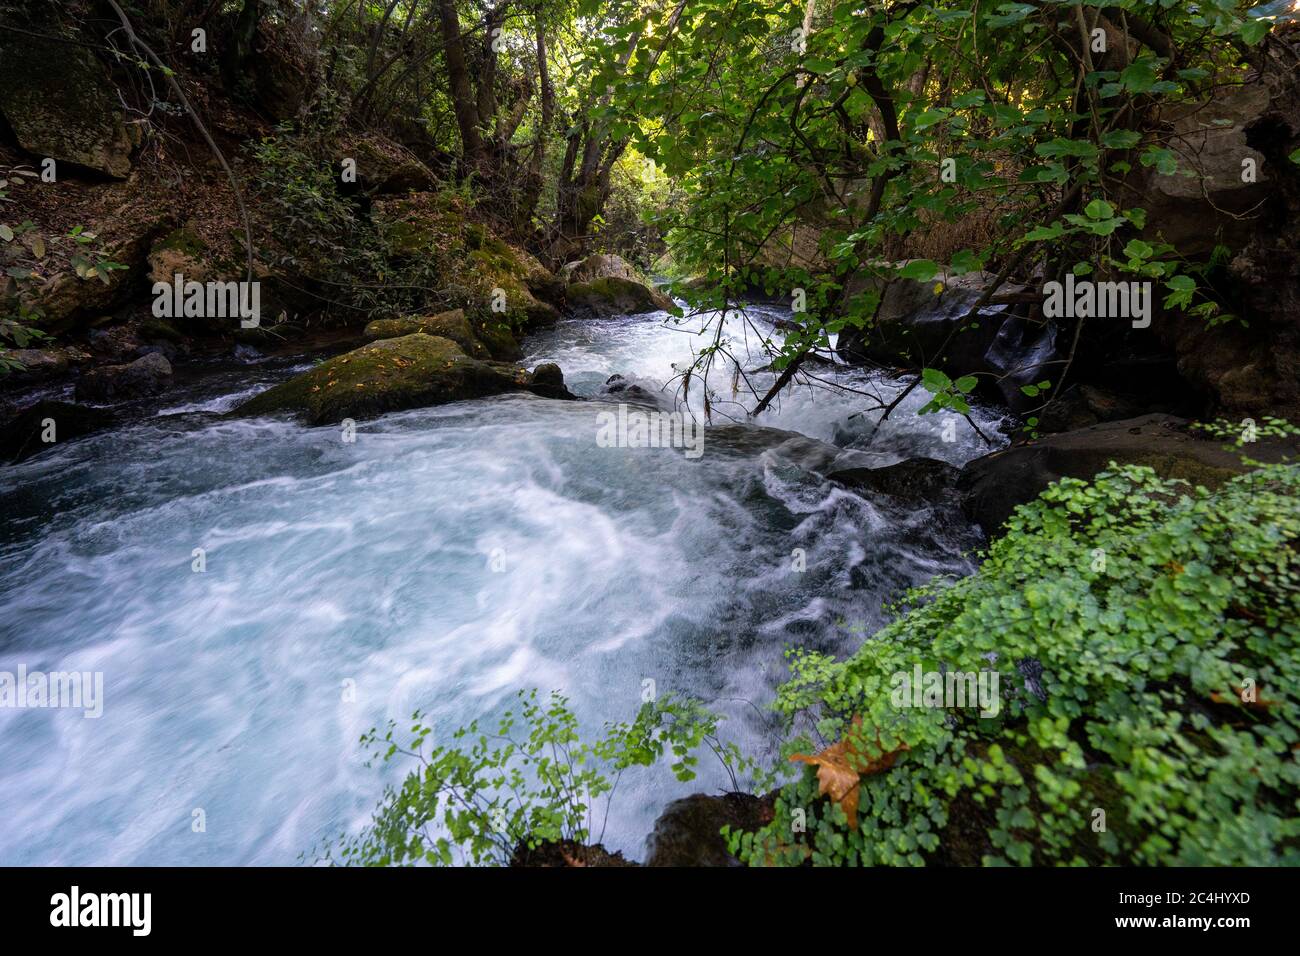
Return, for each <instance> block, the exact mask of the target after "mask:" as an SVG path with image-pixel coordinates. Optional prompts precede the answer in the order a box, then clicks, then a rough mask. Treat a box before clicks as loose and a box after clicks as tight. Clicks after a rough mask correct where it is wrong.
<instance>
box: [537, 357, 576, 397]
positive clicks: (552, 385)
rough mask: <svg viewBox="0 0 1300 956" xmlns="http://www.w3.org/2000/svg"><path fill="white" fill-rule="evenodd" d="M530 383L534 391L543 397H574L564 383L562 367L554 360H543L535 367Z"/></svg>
mask: <svg viewBox="0 0 1300 956" xmlns="http://www.w3.org/2000/svg"><path fill="white" fill-rule="evenodd" d="M529 385H530V387H531V389H532V391H533V392H535V393H536V394H538V395H541V396H542V397H543V398H562V399H569V398H573V397H574V396H573V394H572V393H570V392H569V390H568V388H566V387H565V385H564V373H563V372H562V371H560V367H559V366H558V365H556V364H555V363H554V362H543V363H542V364H541V365H539V366H537V368H535V369H533V375H532V378H531V379H530V380H529Z"/></svg>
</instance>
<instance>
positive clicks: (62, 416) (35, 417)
mask: <svg viewBox="0 0 1300 956" xmlns="http://www.w3.org/2000/svg"><path fill="white" fill-rule="evenodd" d="M113 422H114V416H113V413H112V412H110V411H107V410H105V409H102V408H88V407H87V406H85V405H74V404H71V403H70V402H50V401H46V402H38V403H37V404H35V405H33V406H31V407H30V408H28V409H25V410H24V411H21V412H19V413H18V414H17V415H16V416H15V417H13V418H12V419H10V420H9V421H8V422H7V423H6V424H5V425H4V426H3V427H0V461H6V462H18V461H23V460H24V459H27V458H31V457H32V456H33V455H37V454H40V453H41V452H43V451H45V450H47V449H50V448H54V447H55V446H57V445H58V444H60V443H62V442H67V441H71V440H72V439H74V438H80V437H82V436H83V435H89V434H91V433H92V432H97V431H100V430H101V429H104V428H107V427H109V426H110V425H112V424H113ZM47 438H48V439H50V440H49V441H47V440H46V439H47Z"/></svg>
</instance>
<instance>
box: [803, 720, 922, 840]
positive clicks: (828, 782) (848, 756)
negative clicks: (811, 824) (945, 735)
mask: <svg viewBox="0 0 1300 956" xmlns="http://www.w3.org/2000/svg"><path fill="white" fill-rule="evenodd" d="M861 728H862V718H861V717H854V718H853V723H852V725H851V726H850V728H849V733H848V734H847V735H845V737H844V739H843V740H841V741H840V742H839V743H835V744H831V745H830V746H829V747H827V748H826V749H825V750H823V751H822V752H821V753H819V754H816V755H814V756H809V755H808V754H795V755H793V756H792V757H791V758H790V759H791V760H798V761H800V762H801V763H806V764H810V765H812V766H815V767H816V768H817V784H818V793H820V794H821V795H822V796H829V797H830V798H831V799H832V800H834V801H835V802H836V803H838V804H839V805H840V809H842V810H843V811H844V815H845V816H846V817H848V820H849V829H850V830H856V829H857V828H858V794H859V788H860V785H861V782H862V778H863V777H869V776H871V775H872V774H877V773H884V772H885V771H886V770H888V769H889V768H890V767H892V766H893V765H894V761H895V760H896V759H898V755H899V754H900V753H902V752H903V751H904V750H910V749H911V748H910V747H908V746H907V744H900V745H899V746H898V748H897V749H895V750H891V751H889V752H888V753H886V752H885V751H884V746H883V745H882V744H881V743H880V734H879V732H877V734H876V746H877V748H878V749H879V750H880V751H881V754H880V756H879V757H876V758H875V759H871V758H870V757H867V756H866V755H865V754H863V753H862V752H860V751H859V750H858V749H857V745H856V743H855V741H854V739H853V738H854V737H857V736H860V733H859V732H860V731H861Z"/></svg>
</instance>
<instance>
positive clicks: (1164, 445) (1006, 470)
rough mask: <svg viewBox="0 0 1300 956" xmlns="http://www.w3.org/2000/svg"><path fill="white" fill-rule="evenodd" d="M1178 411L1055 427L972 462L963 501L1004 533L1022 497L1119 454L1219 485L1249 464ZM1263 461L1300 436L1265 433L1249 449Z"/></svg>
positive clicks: (1165, 472)
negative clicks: (1273, 437)
mask: <svg viewBox="0 0 1300 956" xmlns="http://www.w3.org/2000/svg"><path fill="white" fill-rule="evenodd" d="M1188 425H1189V423H1188V422H1187V420H1186V419H1182V418H1176V417H1174V416H1172V415H1144V416H1141V417H1138V418H1130V419H1127V420H1124V421H1118V422H1106V423H1104V424H1101V425H1093V426H1091V427H1089V428H1083V429H1079V430H1078V431H1071V432H1062V433H1061V434H1058V435H1049V436H1047V437H1046V438H1041V439H1039V440H1037V441H1034V442H1031V443H1028V444H1024V445H1015V446H1012V447H1011V448H1006V449H1003V450H1002V451H996V452H994V453H993V454H991V455H985V456H984V457H982V458H977V459H975V460H974V461H972V462H969V463H968V464H967V465H966V466H965V468H963V469H962V472H961V475H960V477H959V478H958V479H957V489H958V492H959V493H960V495H961V498H962V507H963V509H964V510H965V511H966V513H967V515H968V516H970V518H971V519H972V520H974V521H975V522H976V523H977V524H979V525H980V527H981V528H983V529H984V532H985V533H986V534H988V535H990V536H992V535H993V534H995V533H997V531H998V529H999V528H1001V527H1002V525H1003V523H1004V522H1005V521H1006V520H1007V518H1009V517H1010V516H1011V513H1012V511H1014V510H1015V508H1016V506H1017V505H1021V504H1024V503H1026V502H1029V501H1032V500H1034V499H1035V498H1037V497H1038V495H1039V494H1041V493H1042V491H1043V489H1045V488H1046V487H1047V486H1048V485H1050V484H1052V483H1053V482H1055V481H1059V480H1060V479H1061V478H1082V479H1090V478H1092V477H1093V476H1094V475H1096V474H1097V473H1098V472H1100V471H1103V470H1105V469H1106V468H1108V467H1109V466H1110V464H1111V462H1115V463H1116V464H1119V465H1146V466H1147V467H1149V468H1152V469H1154V470H1155V472H1156V473H1157V474H1158V475H1160V477H1162V478H1177V479H1182V480H1184V481H1187V482H1189V483H1191V484H1194V485H1204V486H1205V487H1210V488H1213V487H1217V486H1218V485H1220V484H1222V483H1223V482H1224V481H1226V480H1227V479H1228V478H1231V477H1232V476H1233V475H1236V474H1240V473H1241V472H1243V471H1246V470H1247V467H1248V466H1247V465H1245V464H1243V463H1242V460H1241V456H1240V455H1239V454H1237V453H1235V452H1234V451H1231V450H1229V449H1227V448H1225V447H1224V443H1223V442H1222V441H1219V440H1214V439H1210V438H1206V437H1204V436H1203V435H1200V434H1199V433H1197V432H1193V431H1191V430H1190V429H1189V427H1188ZM1245 451H1246V453H1247V454H1248V455H1249V456H1250V457H1251V458H1254V459H1256V460H1260V461H1280V460H1281V459H1282V457H1283V456H1284V455H1286V454H1292V455H1294V454H1296V453H1297V451H1300V442H1297V441H1295V440H1288V441H1261V442H1258V443H1256V444H1254V445H1251V446H1250V447H1249V448H1247V449H1245Z"/></svg>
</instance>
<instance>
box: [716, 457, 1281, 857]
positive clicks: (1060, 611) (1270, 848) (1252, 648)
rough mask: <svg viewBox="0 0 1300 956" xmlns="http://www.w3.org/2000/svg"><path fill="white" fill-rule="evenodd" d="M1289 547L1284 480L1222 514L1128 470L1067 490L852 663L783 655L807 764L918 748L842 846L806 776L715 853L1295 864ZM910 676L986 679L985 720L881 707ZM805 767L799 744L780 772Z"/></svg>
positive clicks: (1018, 522) (1223, 495) (1232, 492)
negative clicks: (990, 691) (794, 764)
mask: <svg viewBox="0 0 1300 956" xmlns="http://www.w3.org/2000/svg"><path fill="white" fill-rule="evenodd" d="M1297 536H1300V466H1297V465H1273V466H1267V467H1263V468H1260V469H1259V470H1257V471H1254V472H1251V473H1248V474H1245V475H1242V476H1240V477H1238V478H1235V479H1233V480H1232V481H1230V482H1228V483H1227V484H1226V485H1225V486H1223V487H1222V488H1221V489H1219V490H1218V491H1214V492H1211V491H1207V490H1205V489H1203V488H1191V487H1188V486H1187V485H1185V484H1183V483H1181V482H1174V481H1164V480H1161V479H1159V478H1157V477H1156V475H1155V474H1154V472H1152V471H1151V470H1150V469H1147V468H1140V467H1125V468H1120V469H1118V470H1116V471H1113V472H1106V473H1102V474H1101V475H1099V476H1097V478H1096V479H1095V480H1093V481H1091V482H1085V481H1078V480H1074V479H1065V480H1062V481H1061V482H1060V483H1059V484H1057V485H1054V486H1052V487H1051V488H1049V489H1048V490H1047V491H1046V492H1044V493H1043V495H1042V497H1041V498H1040V499H1039V500H1037V501H1035V502H1033V503H1031V504H1029V505H1027V506H1025V507H1022V508H1020V509H1019V510H1018V511H1017V513H1016V515H1015V516H1014V517H1013V518H1012V519H1011V521H1010V522H1009V526H1008V530H1007V532H1006V534H1005V536H1004V537H1002V538H1001V539H999V540H998V541H996V542H995V543H994V544H993V545H992V546H991V548H990V549H989V551H988V553H987V555H986V558H985V561H984V563H983V564H982V566H981V567H980V569H979V570H978V572H977V573H975V574H974V575H972V576H970V577H968V578H965V579H963V580H960V581H957V582H955V583H943V582H936V583H932V584H931V585H929V586H926V587H923V588H921V589H919V590H917V591H914V592H912V593H911V594H910V595H909V596H908V598H907V599H906V601H907V603H908V605H909V606H910V610H907V612H906V613H904V614H903V615H902V616H900V617H899V618H897V619H896V620H895V621H894V622H893V623H891V624H890V625H888V626H887V627H885V628H884V629H883V630H881V631H880V632H879V633H877V634H876V635H875V636H874V637H872V638H871V639H870V640H868V641H867V642H866V643H865V644H864V645H863V646H862V648H861V649H860V650H859V651H858V652H857V653H855V654H854V655H853V656H852V657H850V658H848V659H847V660H844V661H835V660H833V659H831V658H829V657H826V656H825V655H821V654H811V653H797V652H795V653H792V654H791V658H792V664H791V671H792V678H791V680H790V681H789V682H788V683H787V684H786V685H784V686H783V687H782V688H781V690H780V692H779V694H778V700H777V705H776V706H777V708H778V710H779V711H780V713H781V714H782V715H783V716H784V717H785V718H786V720H787V721H788V725H789V726H790V727H791V728H792V729H793V728H794V726H795V725H796V724H800V723H804V724H808V723H810V724H811V727H810V728H809V729H811V730H812V731H814V732H815V733H817V734H819V735H820V737H821V740H822V741H823V744H824V743H825V742H827V741H836V740H841V739H842V738H844V737H845V735H846V734H850V735H851V739H852V740H853V741H854V744H855V747H854V749H856V750H857V751H858V752H859V753H861V754H862V756H863V757H864V758H865V759H871V758H873V757H876V756H878V755H879V754H880V753H882V752H887V751H893V750H896V749H897V748H898V747H900V745H903V744H905V745H906V746H907V747H908V748H910V749H908V750H906V751H905V752H902V753H901V754H900V755H899V757H898V760H897V761H896V763H895V764H894V766H893V768H892V769H889V770H887V771H884V772H881V773H877V774H872V775H866V776H863V777H862V778H861V782H860V793H859V801H860V802H859V807H858V812H857V815H856V816H857V819H856V821H854V822H855V823H856V826H850V825H849V824H850V821H849V820H848V819H847V818H846V816H845V814H844V811H843V809H842V807H841V806H840V805H839V804H838V803H832V802H830V801H827V800H825V799H823V798H821V797H820V796H819V793H818V782H817V779H816V777H815V776H814V774H813V773H812V772H811V771H808V772H806V773H805V774H804V775H803V777H802V778H801V779H800V780H799V781H797V782H796V783H794V784H790V785H788V786H786V787H785V788H784V790H783V791H782V793H781V796H780V798H779V799H778V802H777V807H776V814H775V818H774V820H773V822H772V823H771V824H770V825H769V826H767V827H766V828H765V829H764V830H762V831H761V832H759V833H758V834H730V835H729V839H730V843H731V846H732V850H733V852H736V853H739V854H740V855H741V857H742V858H743V859H745V860H746V861H747V862H749V863H751V864H799V863H803V862H805V861H811V862H813V863H815V864H895V865H897V864H913V865H919V864H925V863H956V864H978V863H984V864H1005V863H1013V864H1034V865H1043V864H1075V865H1077V864H1138V865H1151V864H1170V865H1270V864H1272V865H1276V864H1297V863H1300V845H1298V843H1297V836H1298V835H1300V815H1298V814H1297V792H1298V790H1297V784H1298V783H1300V768H1298V767H1297V763H1296V757H1295V754H1296V748H1297V746H1300V738H1298V736H1297V730H1298V728H1300V710H1298V709H1297V690H1296V688H1297V681H1298V680H1300V547H1298V546H1297ZM918 664H919V665H921V667H922V668H924V669H925V670H937V669H939V668H941V667H942V668H951V669H954V670H958V671H964V672H975V671H985V672H986V673H992V672H996V674H997V675H998V686H1000V688H1001V707H1000V709H999V710H998V713H997V714H996V716H991V717H981V716H980V715H979V712H978V711H976V710H974V709H970V708H963V709H957V708H952V709H943V708H935V707H921V708H904V707H898V706H895V704H894V702H893V700H892V693H891V691H892V685H893V678H892V676H891V675H894V674H896V673H898V672H904V673H908V672H912V670H913V668H914V667H915V666H916V665H918ZM855 717H861V724H862V727H863V728H864V730H863V731H862V732H861V733H857V732H855V731H853V730H852V729H851V722H852V721H853V719H854V718H855ZM815 749H819V748H817V747H816V746H815V745H814V744H813V742H812V741H811V740H809V739H807V737H803V738H801V739H799V740H796V741H793V742H792V743H791V744H790V745H789V747H788V749H787V753H791V752H793V751H796V750H801V751H803V752H809V751H810V750H815ZM1098 811H1101V812H1102V813H1103V814H1104V817H1103V816H1101V814H1099V813H1098ZM801 818H802V819H801ZM803 820H806V830H805V832H798V831H799V830H800V829H801V828H800V827H798V826H796V824H798V823H801V822H802V821H803ZM1103 821H1104V826H1102V825H1101V824H1102V822H1103Z"/></svg>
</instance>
